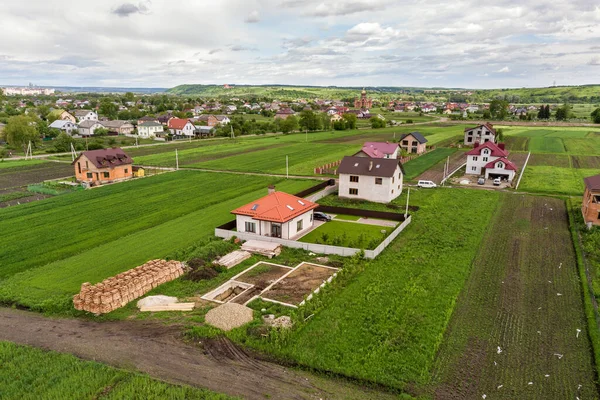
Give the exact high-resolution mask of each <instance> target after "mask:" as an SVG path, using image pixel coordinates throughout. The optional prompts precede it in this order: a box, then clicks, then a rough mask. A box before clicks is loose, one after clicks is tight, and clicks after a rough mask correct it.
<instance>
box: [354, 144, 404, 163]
mask: <svg viewBox="0 0 600 400" xmlns="http://www.w3.org/2000/svg"><path fill="white" fill-rule="evenodd" d="M399 149H400V146H399V145H398V143H390V142H365V144H364V145H363V147H362V149H361V150H360V151H359V152H358V153H356V154H354V157H369V158H394V159H396V158H398V151H399Z"/></svg>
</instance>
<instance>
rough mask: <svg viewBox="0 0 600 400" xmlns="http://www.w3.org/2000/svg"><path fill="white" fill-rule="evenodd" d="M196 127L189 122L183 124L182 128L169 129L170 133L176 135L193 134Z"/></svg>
mask: <svg viewBox="0 0 600 400" xmlns="http://www.w3.org/2000/svg"><path fill="white" fill-rule="evenodd" d="M195 130H196V127H195V126H194V124H192V123H191V122H188V123H187V124H185V126H184V127H183V129H170V131H171V133H172V134H173V135H176V136H194V132H195Z"/></svg>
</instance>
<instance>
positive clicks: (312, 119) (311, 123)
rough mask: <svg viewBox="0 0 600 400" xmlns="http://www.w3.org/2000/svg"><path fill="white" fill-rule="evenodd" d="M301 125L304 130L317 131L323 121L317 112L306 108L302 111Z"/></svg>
mask: <svg viewBox="0 0 600 400" xmlns="http://www.w3.org/2000/svg"><path fill="white" fill-rule="evenodd" d="M299 123H300V127H301V128H302V130H309V131H316V130H319V129H321V121H320V119H319V117H318V116H317V114H316V113H315V112H314V111H311V110H304V111H302V112H301V113H300V121H299Z"/></svg>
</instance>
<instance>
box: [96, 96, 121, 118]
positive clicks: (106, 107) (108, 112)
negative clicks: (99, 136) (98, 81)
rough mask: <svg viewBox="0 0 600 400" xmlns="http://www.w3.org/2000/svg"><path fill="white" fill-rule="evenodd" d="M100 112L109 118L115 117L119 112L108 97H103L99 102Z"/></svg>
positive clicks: (117, 107)
mask: <svg viewBox="0 0 600 400" xmlns="http://www.w3.org/2000/svg"><path fill="white" fill-rule="evenodd" d="M99 111H100V114H101V115H103V116H105V117H106V118H109V119H116V118H117V113H118V112H119V106H117V105H116V104H114V103H113V102H112V101H110V100H109V99H103V100H102V102H101V103H100V109H99Z"/></svg>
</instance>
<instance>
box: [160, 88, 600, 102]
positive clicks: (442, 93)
mask: <svg viewBox="0 0 600 400" xmlns="http://www.w3.org/2000/svg"><path fill="white" fill-rule="evenodd" d="M365 89H366V90H367V92H368V95H369V97H372V98H375V99H380V100H391V99H399V98H400V99H402V100H408V101H413V100H414V101H467V102H489V101H491V100H494V99H503V100H508V101H509V102H511V103H565V102H568V103H600V85H585V86H556V87H547V88H521V89H459V88H418V87H382V86H377V87H369V86H367V87H366V88H365ZM361 90H362V87H337V86H327V87H326V86H286V85H255V86H252V85H230V86H229V87H226V86H225V85H179V86H176V87H174V88H172V89H169V90H168V91H167V92H168V93H171V94H177V95H182V96H189V97H203V98H231V97H239V98H242V99H259V98H264V99H280V100H292V99H298V98H305V99H314V98H321V99H346V100H347V99H352V98H355V97H357V96H359V95H360V91H361Z"/></svg>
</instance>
